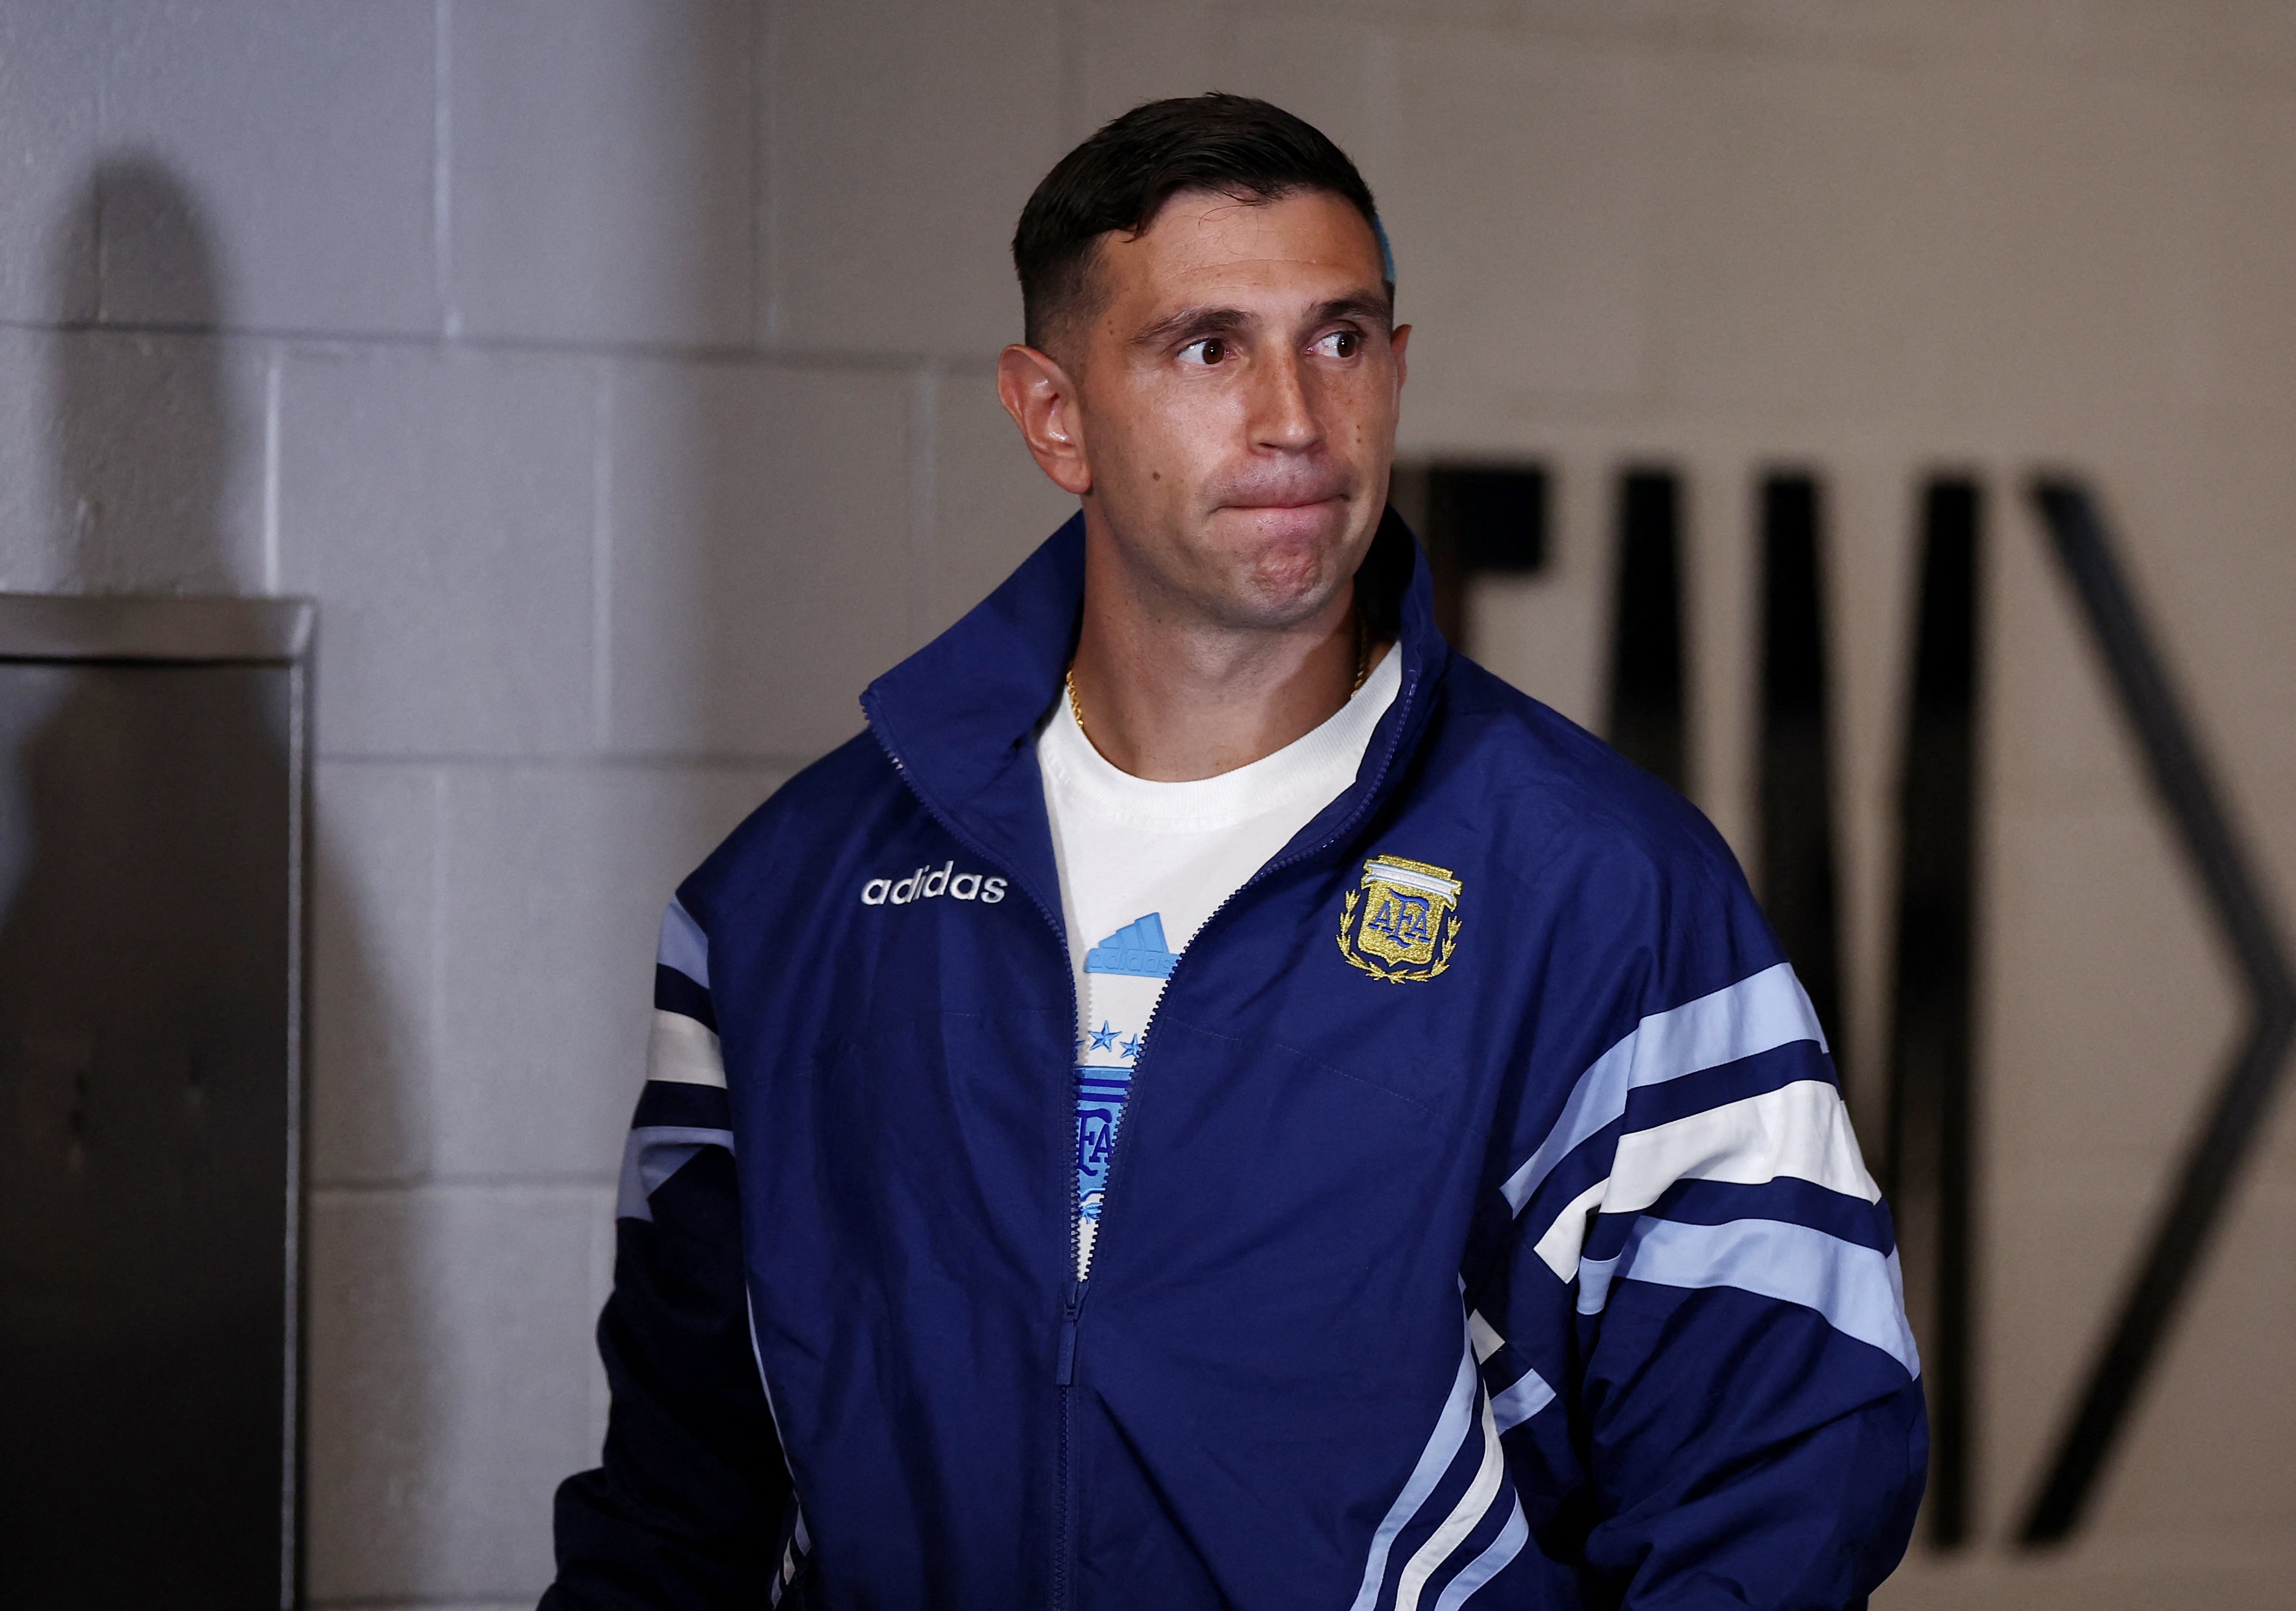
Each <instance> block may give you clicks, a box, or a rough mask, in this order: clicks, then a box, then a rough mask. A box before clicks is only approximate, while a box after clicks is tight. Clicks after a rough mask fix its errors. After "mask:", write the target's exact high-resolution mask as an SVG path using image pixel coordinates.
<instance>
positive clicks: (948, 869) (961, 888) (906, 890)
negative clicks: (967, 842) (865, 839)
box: [861, 861, 1005, 906]
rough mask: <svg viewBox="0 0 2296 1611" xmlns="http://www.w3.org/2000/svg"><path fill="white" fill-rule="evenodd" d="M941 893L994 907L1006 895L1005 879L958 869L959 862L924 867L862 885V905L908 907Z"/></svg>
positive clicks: (959, 899)
mask: <svg viewBox="0 0 2296 1611" xmlns="http://www.w3.org/2000/svg"><path fill="white" fill-rule="evenodd" d="M952 873H955V877H953V878H952V877H951V876H950V875H951V874H952ZM937 895H947V896H948V897H949V898H950V899H952V900H957V901H979V902H980V903H981V904H984V905H988V906H994V905H995V904H996V903H997V902H999V901H1001V900H1003V899H1004V898H1005V880H1004V879H991V878H984V877H983V876H982V875H980V873H977V872H957V871H956V863H955V862H954V861H952V862H948V863H945V864H943V865H942V866H939V867H936V868H934V869H932V870H931V871H926V870H925V869H924V868H922V867H920V868H918V869H917V870H916V871H914V872H913V873H911V874H909V876H908V877H906V878H905V879H898V880H896V879H870V880H869V881H868V882H867V883H865V884H864V885H862V886H861V904H863V905H864V906H882V905H885V904H888V903H890V904H893V905H895V906H906V905H907V904H909V903H910V902H911V901H930V900H931V899H933V898H934V897H935V896H937Z"/></svg>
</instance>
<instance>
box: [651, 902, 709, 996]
mask: <svg viewBox="0 0 2296 1611" xmlns="http://www.w3.org/2000/svg"><path fill="white" fill-rule="evenodd" d="M653 960H654V961H657V962H659V963H660V964H661V965H662V966H663V967H664V968H675V969H677V971H678V972H680V973H682V974H684V975H685V977H687V978H689V979H692V980H693V982H694V983H695V984H697V985H701V988H702V989H704V990H707V989H709V936H707V935H705V934H703V933H702V932H701V924H699V923H697V922H695V921H694V920H693V913H691V912H687V911H686V910H685V907H684V906H682V905H680V904H678V903H677V902H676V901H675V900H673V901H672V902H670V904H669V909H668V911H666V912H663V913H662V914H661V944H660V945H659V946H658V947H657V948H656V949H655V951H654V953H653Z"/></svg>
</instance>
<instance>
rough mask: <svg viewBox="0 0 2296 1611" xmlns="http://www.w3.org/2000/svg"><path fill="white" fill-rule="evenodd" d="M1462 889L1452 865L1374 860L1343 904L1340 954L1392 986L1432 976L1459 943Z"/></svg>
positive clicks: (1396, 858) (1381, 857) (1389, 858)
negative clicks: (1440, 865)
mask: <svg viewBox="0 0 2296 1611" xmlns="http://www.w3.org/2000/svg"><path fill="white" fill-rule="evenodd" d="M1460 887H1461V886H1460V882H1459V880H1458V879H1455V878H1453V877H1452V876H1451V870H1450V869H1449V868H1447V867H1437V866H1434V865H1432V864H1431V863H1426V862H1412V861H1406V860H1405V859H1404V858H1403V857H1401V856H1390V855H1376V856H1374V857H1372V859H1371V860H1369V861H1368V862H1365V863H1364V870H1363V878H1362V879H1361V881H1360V882H1359V883H1358V884H1357V886H1356V887H1355V888H1353V889H1350V890H1349V891H1348V893H1347V895H1346V897H1345V898H1344V899H1343V900H1341V903H1340V954H1341V956H1343V957H1345V958H1347V959H1348V965H1349V967H1351V968H1360V969H1363V970H1364V971H1365V973H1367V974H1369V975H1371V977H1374V978H1375V979H1385V980H1386V981H1387V982H1388V983H1389V984H1390V985H1405V984H1416V983H1419V982H1420V981H1422V980H1425V979H1431V978H1433V977H1435V976H1436V975H1437V974H1439V973H1440V972H1442V971H1443V970H1444V969H1446V968H1448V967H1449V966H1450V965H1451V953H1452V952H1453V951H1454V950H1456V948H1457V946H1458V944H1459V890H1460Z"/></svg>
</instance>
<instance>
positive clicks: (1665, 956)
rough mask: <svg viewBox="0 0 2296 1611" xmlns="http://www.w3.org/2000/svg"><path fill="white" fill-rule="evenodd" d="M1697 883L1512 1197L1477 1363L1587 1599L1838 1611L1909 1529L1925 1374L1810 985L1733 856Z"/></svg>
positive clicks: (1883, 1568)
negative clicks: (1698, 894) (1559, 1503)
mask: <svg viewBox="0 0 2296 1611" xmlns="http://www.w3.org/2000/svg"><path fill="white" fill-rule="evenodd" d="M1708 895H1709V898H1708V899H1705V900H1690V901H1685V900H1683V899H1682V898H1681V897H1680V895H1679V892H1678V891H1677V892H1676V894H1675V895H1674V896H1673V898H1670V899H1669V900H1666V901H1663V902H1661V903H1660V906H1661V908H1662V909H1663V910H1665V911H1668V912H1672V913H1674V914H1675V915H1676V916H1677V918H1680V919H1688V920H1690V921H1691V922H1692V924H1693V928H1692V929H1691V931H1689V932H1686V933H1677V934H1674V935H1666V934H1659V935H1657V936H1653V937H1652V938H1651V939H1650V940H1649V941H1648V942H1647V943H1646V945H1644V947H1643V948H1642V949H1641V950H1640V951H1639V953H1638V954H1637V958H1636V961H1635V962H1634V963H1633V964H1632V965H1630V966H1627V967H1624V968H1621V969H1620V970H1619V971H1620V973H1623V974H1624V975H1626V976H1627V977H1628V978H1629V979H1630V980H1631V984H1630V985H1629V986H1628V994H1627V996H1626V997H1625V998H1624V1000H1623V1002H1622V1006H1621V1010H1619V1011H1618V1012H1616V1013H1615V1014H1614V1015H1613V1018H1612V1019H1611V1029H1612V1030H1616V1029H1620V1028H1623V1031H1624V1032H1623V1034H1620V1035H1619V1036H1618V1038H1616V1039H1614V1040H1611V1041H1610V1042H1609V1043H1608V1044H1607V1045H1605V1046H1603V1047H1602V1048H1601V1049H1600V1050H1599V1051H1598V1052H1597V1053H1596V1054H1595V1056H1594V1057H1593V1058H1592V1059H1591V1060H1590V1061H1588V1062H1587V1063H1586V1064H1585V1066H1584V1067H1583V1069H1582V1071H1581V1072H1580V1073H1579V1075H1578V1076H1577V1077H1576V1079H1575V1080H1573V1081H1571V1082H1570V1088H1569V1089H1570V1094H1569V1096H1568V1098H1567V1100H1565V1101H1564V1103H1563V1105H1562V1109H1561V1111H1560V1114H1559V1115H1558V1116H1554V1118H1553V1119H1552V1122H1551V1123H1548V1124H1544V1125H1543V1127H1542V1128H1541V1129H1540V1130H1539V1131H1538V1132H1535V1134H1536V1136H1537V1141H1536V1145H1535V1146H1534V1147H1532V1149H1530V1150H1529V1154H1528V1156H1527V1157H1522V1158H1521V1160H1520V1161H1519V1162H1516V1163H1514V1164H1513V1167H1512V1169H1511V1172H1510V1173H1509V1174H1508V1176H1507V1178H1506V1180H1505V1183H1504V1185H1503V1186H1502V1189H1501V1194H1502V1196H1503V1198H1505V1204H1506V1208H1505V1212H1506V1213H1507V1214H1510V1215H1511V1216H1512V1217H1511V1223H1510V1225H1509V1227H1508V1229H1507V1231H1506V1234H1505V1242H1504V1244H1503V1246H1504V1247H1505V1252H1504V1254H1503V1256H1502V1259H1501V1261H1500V1263H1501V1269H1500V1271H1499V1272H1498V1273H1497V1277H1496V1279H1495V1280H1493V1281H1492V1282H1491V1283H1490V1287H1491V1289H1490V1290H1489V1291H1488V1292H1486V1293H1484V1294H1482V1295H1480V1297H1479V1300H1478V1301H1479V1302H1480V1304H1482V1305H1483V1313H1484V1314H1488V1315H1491V1316H1494V1317H1495V1318H1497V1320H1498V1322H1499V1323H1497V1324H1493V1323H1491V1322H1490V1321H1484V1322H1483V1323H1482V1326H1481V1331H1482V1336H1483V1338H1484V1340H1483V1341H1482V1342H1479V1345H1478V1351H1479V1353H1485V1358H1484V1362H1483V1374H1484V1378H1485V1386H1486V1391H1487V1393H1488V1394H1490V1395H1491V1398H1492V1402H1493V1404H1494V1408H1495V1409H1496V1410H1497V1412H1498V1413H1497V1420H1498V1422H1499V1423H1500V1425H1501V1426H1502V1427H1504V1428H1506V1429H1508V1430H1509V1432H1510V1435H1509V1436H1508V1437H1507V1439H1506V1442H1507V1446H1508V1450H1509V1454H1510V1463H1511V1464H1513V1466H1515V1467H1516V1471H1515V1476H1516V1483H1517V1488H1518V1491H1519V1492H1523V1493H1524V1494H1525V1500H1526V1505H1527V1507H1528V1506H1529V1503H1530V1501H1529V1495H1531V1494H1533V1493H1538V1492H1558V1491H1562V1492H1571V1493H1573V1494H1575V1496H1576V1498H1575V1499H1574V1500H1573V1501H1572V1502H1571V1503H1570V1504H1569V1505H1568V1506H1566V1507H1565V1508H1564V1509H1563V1510H1562V1511H1559V1512H1554V1513H1550V1514H1543V1515H1538V1516H1534V1517H1532V1518H1530V1519H1531V1523H1532V1525H1534V1526H1536V1527H1538V1528H1539V1530H1540V1531H1541V1532H1542V1533H1543V1534H1545V1535H1546V1541H1548V1542H1549V1543H1550V1547H1551V1552H1553V1553H1554V1554H1556V1555H1558V1556H1560V1557H1561V1558H1576V1560H1577V1562H1578V1567H1579V1572H1580V1573H1581V1574H1583V1576H1584V1578H1585V1580H1586V1582H1585V1587H1586V1589H1587V1591H1588V1599H1589V1601H1590V1603H1594V1604H1602V1605H1618V1606H1623V1607H1636V1608H1638V1611H1657V1608H1658V1607H1667V1608H1668V1611H1677V1608H1681V1611H1687V1608H1689V1607H1766V1608H1767V1607H1775V1608H1779V1611H1784V1608H1787V1607H1793V1608H1796V1611H1803V1608H1807V1611H1839V1608H1841V1607H1860V1606H1863V1605H1864V1604H1865V1603H1866V1595H1867V1594H1868V1593H1869V1592H1871V1591H1872V1590H1873V1589H1874V1586H1875V1585H1877V1584H1878V1583H1879V1582H1881V1581H1882V1579H1883V1578H1884V1577H1885V1576H1887V1575H1888V1574H1889V1573H1890V1570H1891V1569H1892V1568H1893V1567H1894V1566H1896V1565H1897V1562H1898V1558H1899V1556H1900V1555H1901V1554H1902V1553H1903V1552H1904V1550H1905V1546H1906V1541H1907V1537H1908V1535H1909V1533H1910V1532H1911V1530H1912V1526H1913V1520H1914V1513H1915V1509H1916V1508H1917V1506H1918V1504H1919V1501H1920V1498H1921V1493H1922V1486H1923V1477H1924V1475H1925V1470H1926V1465H1927V1459H1928V1431H1927V1424H1926V1421H1925V1419H1924V1416H1923V1403H1922V1394H1921V1387H1920V1382H1919V1378H1920V1371H1921V1365H1920V1361H1919V1358H1918V1357H1917V1355H1916V1353H1915V1346H1914V1339H1913V1335H1912V1332H1911V1330H1910V1329H1909V1328H1908V1327H1907V1321H1906V1315H1905V1307H1904V1300H1903V1296H1902V1293H1901V1290H1900V1287H1899V1280H1898V1258H1897V1251H1896V1243H1895V1239H1894V1236H1893V1232H1892V1230H1891V1225H1890V1214H1889V1210H1888V1209H1887V1207H1886V1206H1884V1205H1883V1204H1882V1200H1881V1193H1880V1191H1879V1190H1877V1189H1876V1188H1875V1186H1874V1182H1873V1179H1872V1177H1871V1176H1870V1175H1869V1174H1868V1173H1866V1167H1865V1165H1864V1163H1863V1161H1862V1160H1861V1158H1860V1157H1859V1153H1858V1149H1857V1140H1856V1138H1855V1136H1854V1135H1853V1134H1852V1133H1851V1132H1850V1127H1849V1115H1848V1113H1847V1111H1846V1109H1845V1108H1844V1107H1843V1104H1842V1101H1841V1092H1840V1089H1839V1084H1838V1082H1837V1079H1836V1076H1835V1073H1834V1068H1833V1060H1832V1059H1831V1057H1830V1056H1829V1054H1828V1052H1827V1049H1826V1043H1825V1036H1824V1034H1823V1032H1822V1030H1821V1028H1820V1026H1819V1025H1818V1023H1817V1019H1816V1015H1815V1013H1814V1012H1813V1011H1812V1010H1811V1009H1810V1004H1809V1000H1808V996H1807V995H1806V994H1804V993H1803V991H1802V988H1801V985H1800V983H1799V982H1798V981H1797V980H1796V979H1795V977H1794V974H1793V970H1792V968H1791V967H1790V966H1789V965H1788V964H1787V963H1786V962H1785V961H1783V960H1781V959H1780V958H1779V956H1778V952H1777V948H1776V944H1775V940H1774V939H1773V938H1772V937H1771V936H1770V935H1769V932H1768V930H1767V927H1766V926H1765V925H1764V924H1763V922H1762V920H1761V917H1760V914H1759V911H1758V910H1757V909H1756V908H1755V907H1754V904H1753V900H1752V896H1751V895H1750V894H1747V893H1746V892H1745V890H1744V888H1743V884H1742V883H1740V882H1739V881H1738V879H1737V877H1736V873H1735V869H1734V868H1732V869H1730V871H1729V876H1728V878H1727V879H1725V880H1721V881H1720V882H1719V887H1710V889H1709V892H1708ZM1715 897H1718V900H1717V899H1716V898H1715ZM1605 1033H1606V1034H1607V1033H1609V1031H1606V1032H1605ZM1542 1118H1544V1115H1542Z"/></svg>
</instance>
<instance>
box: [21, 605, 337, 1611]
mask: <svg viewBox="0 0 2296 1611" xmlns="http://www.w3.org/2000/svg"><path fill="white" fill-rule="evenodd" d="M310 621H311V610H310V607H309V606H308V605H307V604H303V603H300V602H293V601H267V600H135V599H102V600H96V599H64V598H49V597H43V598H25V597H21V596H4V595H0V1158H4V1162H0V1382H4V1383H5V1387H4V1390H0V1450H5V1451H6V1452H7V1453H6V1458H5V1459H4V1460H0V1604H5V1605H7V1606H9V1607H16V1608H21V1611H45V1608H46V1607H73V1608H74V1611H100V1608H103V1607H131V1606H132V1607H149V1606H154V1605H166V1606H168V1607H177V1608H180V1611H252V1608H254V1607H273V1606H281V1605H288V1604H291V1603H293V1600H294V1599H295V1594H296V1570H297V1566H296V1562H297V1526H296V1511H297V1501H296V1483H297V1470H298V1465H299V1458H298V1452H299V1450H298V1443H299V1440H298V1420H299V1416H298V1404H297V1399H298V1394H299V1381H298V1374H299V1373H298V1368H297V1362H298V1353H299V1341H298V1333H299V1315H298V1311H299V1291H300V1280H299V1239H300V1229H301V1206H300V1196H301V1192H300V1180H299V1153H300V1143H299V1133H300V1126H301V1100H300V1088H301V1067H300V1064H301V1044H302V1033H301V1025H302V1018H303V1002H302V995H303V989H302V976H303V968H302V957H303V918H302V906H303V863H304V843H303V841H304V820H305V801H306V797H307V743H306V730H307V718H306V713H307V707H308V689H307V670H306V661H305V659H304V658H303V656H304V655H305V653H306V651H307V646H308V642H309V637H310Z"/></svg>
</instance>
